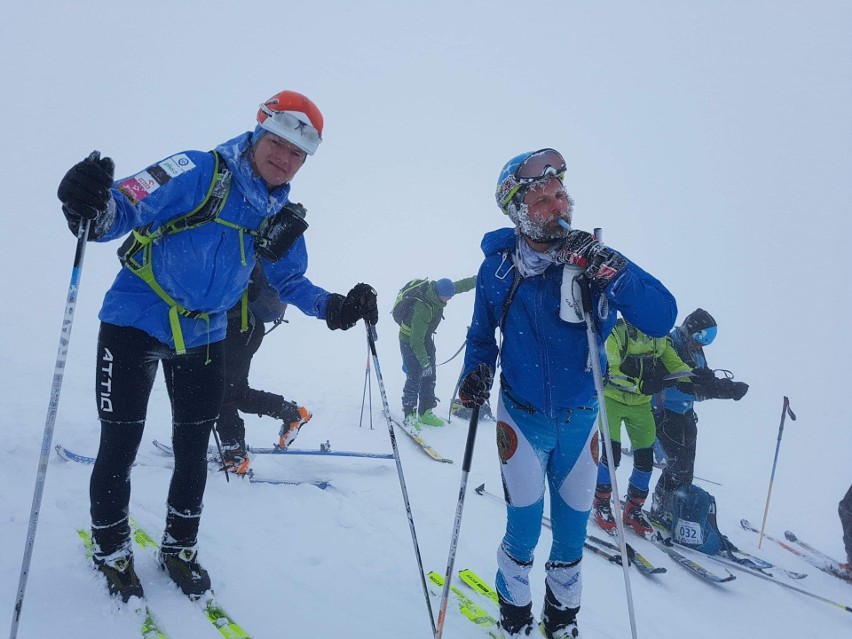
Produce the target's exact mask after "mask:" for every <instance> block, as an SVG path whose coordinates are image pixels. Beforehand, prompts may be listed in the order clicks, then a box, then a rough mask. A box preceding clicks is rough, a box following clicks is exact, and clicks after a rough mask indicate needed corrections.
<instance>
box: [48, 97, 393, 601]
mask: <svg viewBox="0 0 852 639" xmlns="http://www.w3.org/2000/svg"><path fill="white" fill-rule="evenodd" d="M322 128H323V118H322V114H321V113H320V111H319V109H318V108H317V106H316V105H315V104H314V103H313V102H312V101H311V100H309V99H308V98H306V97H305V96H303V95H301V94H299V93H295V92H292V91H282V92H280V93H278V94H276V95H275V96H273V97H272V98H270V99H269V100H267V101H266V102H264V103H263V104H262V105H260V109H259V110H258V112H257V126H256V127H255V129H254V130H253V131H248V132H246V133H243V134H241V135H239V136H237V137H235V138H234V139H232V140H229V141H227V142H225V143H223V144H221V145H220V146H218V147H217V148H216V149H215V151H213V152H203V151H185V152H182V153H177V154H174V155H172V156H170V157H168V158H165V159H164V160H161V161H160V162H157V163H156V164H153V165H151V166H149V167H148V168H146V169H145V170H144V171H141V172H139V173H136V174H135V175H132V176H130V177H128V178H124V179H121V180H119V181H117V182H114V181H113V172H114V164H113V162H112V160H111V159H110V158H107V157H104V158H101V157H99V156H98V154H97V153H93V154H92V155H90V156H89V157H88V158H86V159H85V160H83V161H82V162H78V163H77V164H75V165H74V166H73V167H72V168H71V169H70V170H69V171H68V173H67V174H66V175H65V177H64V178H63V179H62V181H61V183H60V185H59V190H58V196H59V199H60V200H61V202H62V210H63V213H64V214H65V217H66V219H67V221H68V226H69V228H70V229H71V231H72V232H73V233H75V235H76V234H78V232H82V230H83V229H84V228H85V226H84V222H86V223H87V224H88V228H89V231H88V239H89V240H96V241H101V242H106V241H109V240H113V239H116V238H119V237H122V236H124V235H126V234H127V233H129V232H130V231H133V234H132V235H131V236H130V237H128V240H127V241H126V242H125V243H124V245H122V247H121V249H119V254H120V258H121V259H122V263H123V268H121V270H120V271H119V273H118V275H117V276H116V278H115V281H114V282H113V284H112V286H111V287H110V288H109V290H108V291H107V293H106V297H105V299H104V303H103V306H102V307H101V311H100V314H99V318H100V320H101V328H100V333H99V336H98V352H97V362H98V363H97V373H96V374H97V382H96V401H97V405H98V417H99V419H100V422H101V436H100V447H99V449H98V456H97V461H96V463H95V466H94V469H93V471H92V477H91V482H90V497H91V516H92V538H93V541H94V555H93V559H94V563H95V566H96V567H97V569H98V570H100V571H101V572H102V573H103V574H104V576H105V577H106V579H107V583H108V587H109V590H110V593H111V594H114V595H118V596H120V597H121V598H122V599H123V600H124V601H127V600H128V599H129V598H130V597H131V596H134V595H137V596H142V595H143V590H142V585H141V584H140V582H139V579H138V577H137V575H136V572H135V570H134V567H133V554H132V550H131V545H130V527H129V523H128V504H129V500H130V468H131V466H132V465H133V461H134V458H135V456H136V451H137V449H138V447H139V443H140V441H141V439H142V431H143V428H144V425H145V417H146V413H147V404H148V398H149V396H150V393H151V389H152V386H153V383H154V377H155V374H156V371H157V366H158V362H160V361H161V362H162V365H163V372H164V374H165V380H166V387H167V390H168V392H169V398H170V400H171V405H172V419H173V424H172V444H173V446H174V451H175V469H174V473H173V475H172V480H171V484H170V487H169V494H168V502H167V506H168V508H167V515H166V525H165V532H164V534H163V541H162V544H161V553H160V565H161V567H162V568H163V569H164V570H165V571H166V572H167V573H168V575H169V576H170V577H171V578H172V579H173V580H174V581H175V582H176V583H177V584H178V586H179V587H180V588H181V589H182V590H183V591H184V592H185V593H186V594H187V595H190V596H199V595H201V594H203V593H204V592H205V591H207V590H209V589H210V577H209V575H208V574H207V571H206V570H204V568H203V567H202V566H201V565H200V564H199V562H198V558H197V535H198V527H199V521H200V517H201V509H202V497H203V494H204V487H205V483H206V479H207V456H206V453H207V444H208V440H209V437H210V430H211V426H212V425H213V422H214V421H215V420H216V418H217V416H218V415H219V409H220V406H221V404H222V398H223V393H224V366H225V361H224V348H223V339H224V337H225V331H226V326H227V312H228V309H230V308H231V307H232V306H234V305H235V304H236V303H237V302H238V301H239V300H240V299H241V296H243V293H244V291H246V289H247V286H248V282H249V276H250V274H251V272H252V269H253V268H254V266H255V264H256V263H260V265H261V267H262V269H263V272H264V274H265V276H266V279H267V280H268V281H269V283H270V284H271V285H272V286H273V287H274V289H275V290H276V291H277V293H278V295H279V297H280V299H281V301H282V302H284V303H287V304H292V305H294V306H296V307H298V308H299V310H301V311H302V312H303V313H305V314H306V315H311V316H314V317H317V318H319V319H323V320H325V321H326V323H327V325H328V327H329V328H331V329H338V328H339V329H343V330H346V329H348V328H351V327H352V326H354V325H355V323H356V322H357V321H358V320H359V319H361V318H363V319H364V320H365V321H368V322H370V323H372V324H375V323H376V321H377V319H378V311H377V305H376V293H375V291H374V290H373V289H372V288H371V287H370V286H368V285H366V284H358V285H356V286H355V287H354V288H353V289H352V290H351V291H350V292H349V293H348V295H346V296H343V295H339V294H335V293H329V292H328V291H326V290H324V289H322V288H320V287H319V286H316V285H314V284H313V283H312V282H311V281H310V280H309V279H308V278H307V277H306V276H305V271H306V269H307V260H308V257H307V249H306V246H305V240H304V238H303V237H302V233H303V232H304V231H305V229H306V228H307V223H306V222H305V221H304V216H305V209H304V208H303V207H302V206H301V205H300V204H294V203H291V201H290V197H289V196H290V182H291V180H292V179H293V177H294V176H295V175H296V173H297V172H298V171H299V169H300V168H301V167H302V165H303V164H304V162H305V160H306V158H307V156H308V155H313V154H314V152H315V151H316V150H317V147H318V146H319V143H320V142H321V136H322ZM244 328H245V327H244Z"/></svg>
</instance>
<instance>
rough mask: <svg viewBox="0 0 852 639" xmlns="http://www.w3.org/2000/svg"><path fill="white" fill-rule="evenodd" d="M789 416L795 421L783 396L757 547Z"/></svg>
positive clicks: (761, 537)
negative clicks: (779, 423) (786, 418)
mask: <svg viewBox="0 0 852 639" xmlns="http://www.w3.org/2000/svg"><path fill="white" fill-rule="evenodd" d="M787 415H789V416H790V419H791V420H793V421H796V414H795V413H794V412H793V411H792V410H790V400H789V399H787V396H786V395H784V405H783V407H782V408H781V425H780V426H778V441H777V442H776V443H775V459H773V460H772V474H771V475H770V477H769V491H768V492H767V493H766V507H765V508H764V509H763V523H762V524H760V538H759V539H758V541H757V547H758V548H760V545H761V544H762V543H763V530H764V528H766V516H767V515H768V514H769V498H770V497H771V496H772V484H773V482H774V481H775V467H776V466H777V465H778V452H779V451H780V449H781V436H782V435H783V434H784V418H785V417H787Z"/></svg>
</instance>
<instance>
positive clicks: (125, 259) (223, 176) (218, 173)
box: [118, 151, 252, 361]
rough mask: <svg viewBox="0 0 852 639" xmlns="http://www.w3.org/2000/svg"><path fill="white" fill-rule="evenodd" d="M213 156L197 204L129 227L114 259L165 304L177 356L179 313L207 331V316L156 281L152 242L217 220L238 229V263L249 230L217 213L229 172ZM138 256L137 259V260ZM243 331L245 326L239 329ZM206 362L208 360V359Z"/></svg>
mask: <svg viewBox="0 0 852 639" xmlns="http://www.w3.org/2000/svg"><path fill="white" fill-rule="evenodd" d="M213 157H214V158H215V161H216V164H215V172H214V175H213V179H212V180H211V181H210V187H209V188H208V189H207V193H206V195H205V196H204V199H203V200H202V201H201V203H200V204H199V205H198V206H196V207H195V208H194V209H193V210H192V211H190V212H189V213H187V214H186V215H181V216H180V217H177V218H175V219H173V220H170V221H168V222H166V223H165V224H162V225H160V226H159V227H158V228H157V229H156V230H154V231H152V230H151V229H152V226H153V225H152V224H147V225H145V226H142V227H140V228H138V229H133V231H132V232H131V234H130V236H128V238H127V240H125V241H124V243H123V244H122V245H121V247H120V248H119V249H118V259H119V260H120V261H121V263H122V265H123V266H124V267H126V268H127V269H128V270H129V271H130V272H131V273H133V274H134V275H136V276H137V277H139V278H140V279H141V280H142V281H143V282H145V283H146V284H147V285H148V286H150V287H151V290H153V291H154V292H155V293H156V294H157V295H158V296H159V297H160V299H162V300H163V301H164V302H165V303H166V304H167V305H168V306H169V325H170V327H171V329H172V337H173V338H174V342H175V352H176V353H177V354H178V355H183V354H185V353H186V343H185V341H184V339H183V332H182V331H181V328H180V319H179V318H180V316H181V315H182V316H183V317H187V318H190V319H201V320H203V321H205V322H206V323H207V329H208V332H209V330H210V316H209V315H208V314H207V313H204V312H201V311H193V310H190V309H187V308H185V307H184V306H182V305H180V304H179V303H178V302H177V301H176V300H175V299H174V298H172V297H171V296H170V295H169V294H168V293H167V292H166V291H165V290H164V289H163V287H162V286H160V284H159V283H158V282H157V279H156V277H155V275H154V268H153V260H152V259H151V251H152V249H153V245H154V243H155V242H156V241H157V240H159V239H160V238H162V237H164V236H166V235H173V234H175V233H180V232H181V231H186V230H189V229H193V228H197V227H199V226H201V225H203V224H207V223H208V222H214V221H215V222H219V223H220V224H224V225H225V226H229V227H232V228H235V229H238V230H239V232H240V253H241V258H242V263H243V265H245V263H246V261H245V245H244V241H243V237H244V233H245V232H246V231H248V232H249V233H252V231H250V230H248V229H243V228H242V227H239V226H237V225H236V224H233V223H231V222H227V221H225V220H220V219H219V214H220V213H221V211H222V209H223V208H224V206H225V202H226V200H227V199H228V194H229V193H230V189H231V177H232V174H231V171H230V170H229V169H228V168H227V166H226V165H225V163H224V162H222V160H221V158H220V157H219V154H218V153H216V152H215V151H213ZM140 257H141V259H140ZM244 316H245V319H244V320H243V324H244V326H245V327H246V328H247V327H248V319H247V315H245V314H244ZM243 330H245V328H244V329H243ZM208 361H209V360H208Z"/></svg>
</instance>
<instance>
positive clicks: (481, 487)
mask: <svg viewBox="0 0 852 639" xmlns="http://www.w3.org/2000/svg"><path fill="white" fill-rule="evenodd" d="M473 490H474V492H476V494H478V495H481V494H482V493H484V492H485V484H480V485H479V486H477V487H476V488H474V489H473Z"/></svg>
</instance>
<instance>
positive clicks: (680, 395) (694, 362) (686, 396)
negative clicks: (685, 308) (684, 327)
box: [653, 329, 707, 415]
mask: <svg viewBox="0 0 852 639" xmlns="http://www.w3.org/2000/svg"><path fill="white" fill-rule="evenodd" d="M670 337H671V339H672V346H674V349H675V351H677V354H678V356H679V357H680V358H681V359H682V360H683V361H684V363H685V364H687V365H688V366H690V367H692V368H707V358H706V357H705V355H704V349H703V348H699V349H697V350H690V349H687V348H686V344H684V342H683V334H682V333H681V331H680V330H678V329H674V330H673V331H672V332H671V335H670ZM691 387H692V384H685V385H681V384H678V385H677V386H673V387H671V388H664V389H663V392H662V398H663V408H664V409H666V410H670V411H672V412H673V413H678V414H680V415H683V414H684V413H686V412H687V411H690V410H692V406H693V404H694V403H695V402H700V401H703V400H705V399H707V398H706V397H704V396H703V395H701V394H700V393H692V394H690V393H685V392H684V391H683V390H682V388H691ZM653 401H654V408H657V406H658V404H659V398H658V396H657V395H655V396H654V400H653Z"/></svg>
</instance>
